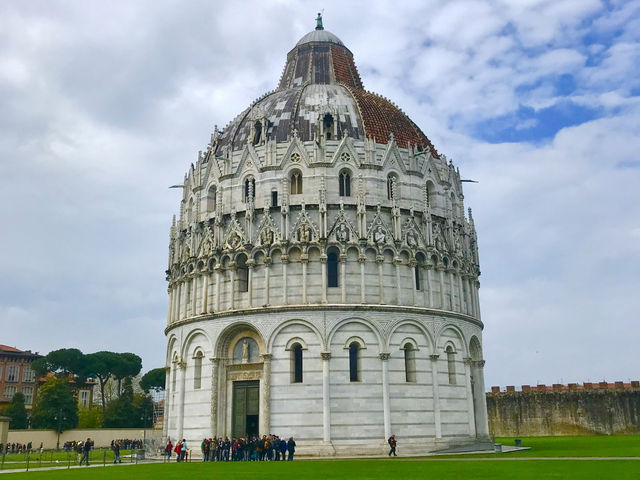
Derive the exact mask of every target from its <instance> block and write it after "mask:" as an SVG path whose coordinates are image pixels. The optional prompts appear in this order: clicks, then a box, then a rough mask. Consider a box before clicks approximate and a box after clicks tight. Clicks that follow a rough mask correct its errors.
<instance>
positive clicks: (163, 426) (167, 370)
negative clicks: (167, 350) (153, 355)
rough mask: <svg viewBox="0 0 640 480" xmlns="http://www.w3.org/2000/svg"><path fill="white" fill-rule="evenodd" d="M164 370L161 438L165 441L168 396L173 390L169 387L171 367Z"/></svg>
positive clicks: (167, 426)
mask: <svg viewBox="0 0 640 480" xmlns="http://www.w3.org/2000/svg"><path fill="white" fill-rule="evenodd" d="M164 372H165V380H164V382H165V383H164V384H165V389H164V415H163V419H162V439H163V441H165V442H166V441H167V438H168V437H169V412H170V411H171V402H170V398H171V395H172V394H173V392H172V391H171V390H170V388H171V367H164Z"/></svg>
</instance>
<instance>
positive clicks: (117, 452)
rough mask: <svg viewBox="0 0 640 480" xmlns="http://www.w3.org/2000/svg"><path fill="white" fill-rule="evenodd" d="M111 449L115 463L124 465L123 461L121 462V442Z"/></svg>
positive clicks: (115, 443)
mask: <svg viewBox="0 0 640 480" xmlns="http://www.w3.org/2000/svg"><path fill="white" fill-rule="evenodd" d="M111 449H112V450H113V463H122V460H120V442H114V443H113V445H112V446H111Z"/></svg>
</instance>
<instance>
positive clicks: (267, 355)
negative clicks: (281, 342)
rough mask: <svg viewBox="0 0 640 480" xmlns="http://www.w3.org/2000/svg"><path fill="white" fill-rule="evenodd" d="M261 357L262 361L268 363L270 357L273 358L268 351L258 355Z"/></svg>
mask: <svg viewBox="0 0 640 480" xmlns="http://www.w3.org/2000/svg"><path fill="white" fill-rule="evenodd" d="M260 356H261V357H262V361H263V362H265V363H268V362H270V361H271V359H272V358H273V355H272V354H270V353H263V354H262V355H260Z"/></svg>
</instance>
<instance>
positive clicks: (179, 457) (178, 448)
mask: <svg viewBox="0 0 640 480" xmlns="http://www.w3.org/2000/svg"><path fill="white" fill-rule="evenodd" d="M175 452H176V462H181V461H182V455H180V454H181V453H182V442H180V441H178V443H176V448H175Z"/></svg>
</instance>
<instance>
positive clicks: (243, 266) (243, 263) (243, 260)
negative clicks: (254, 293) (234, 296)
mask: <svg viewBox="0 0 640 480" xmlns="http://www.w3.org/2000/svg"><path fill="white" fill-rule="evenodd" d="M236 266H237V269H236V277H237V279H238V291H239V292H248V291H249V267H247V257H245V256H244V255H241V256H239V257H238V261H237V263H236Z"/></svg>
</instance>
